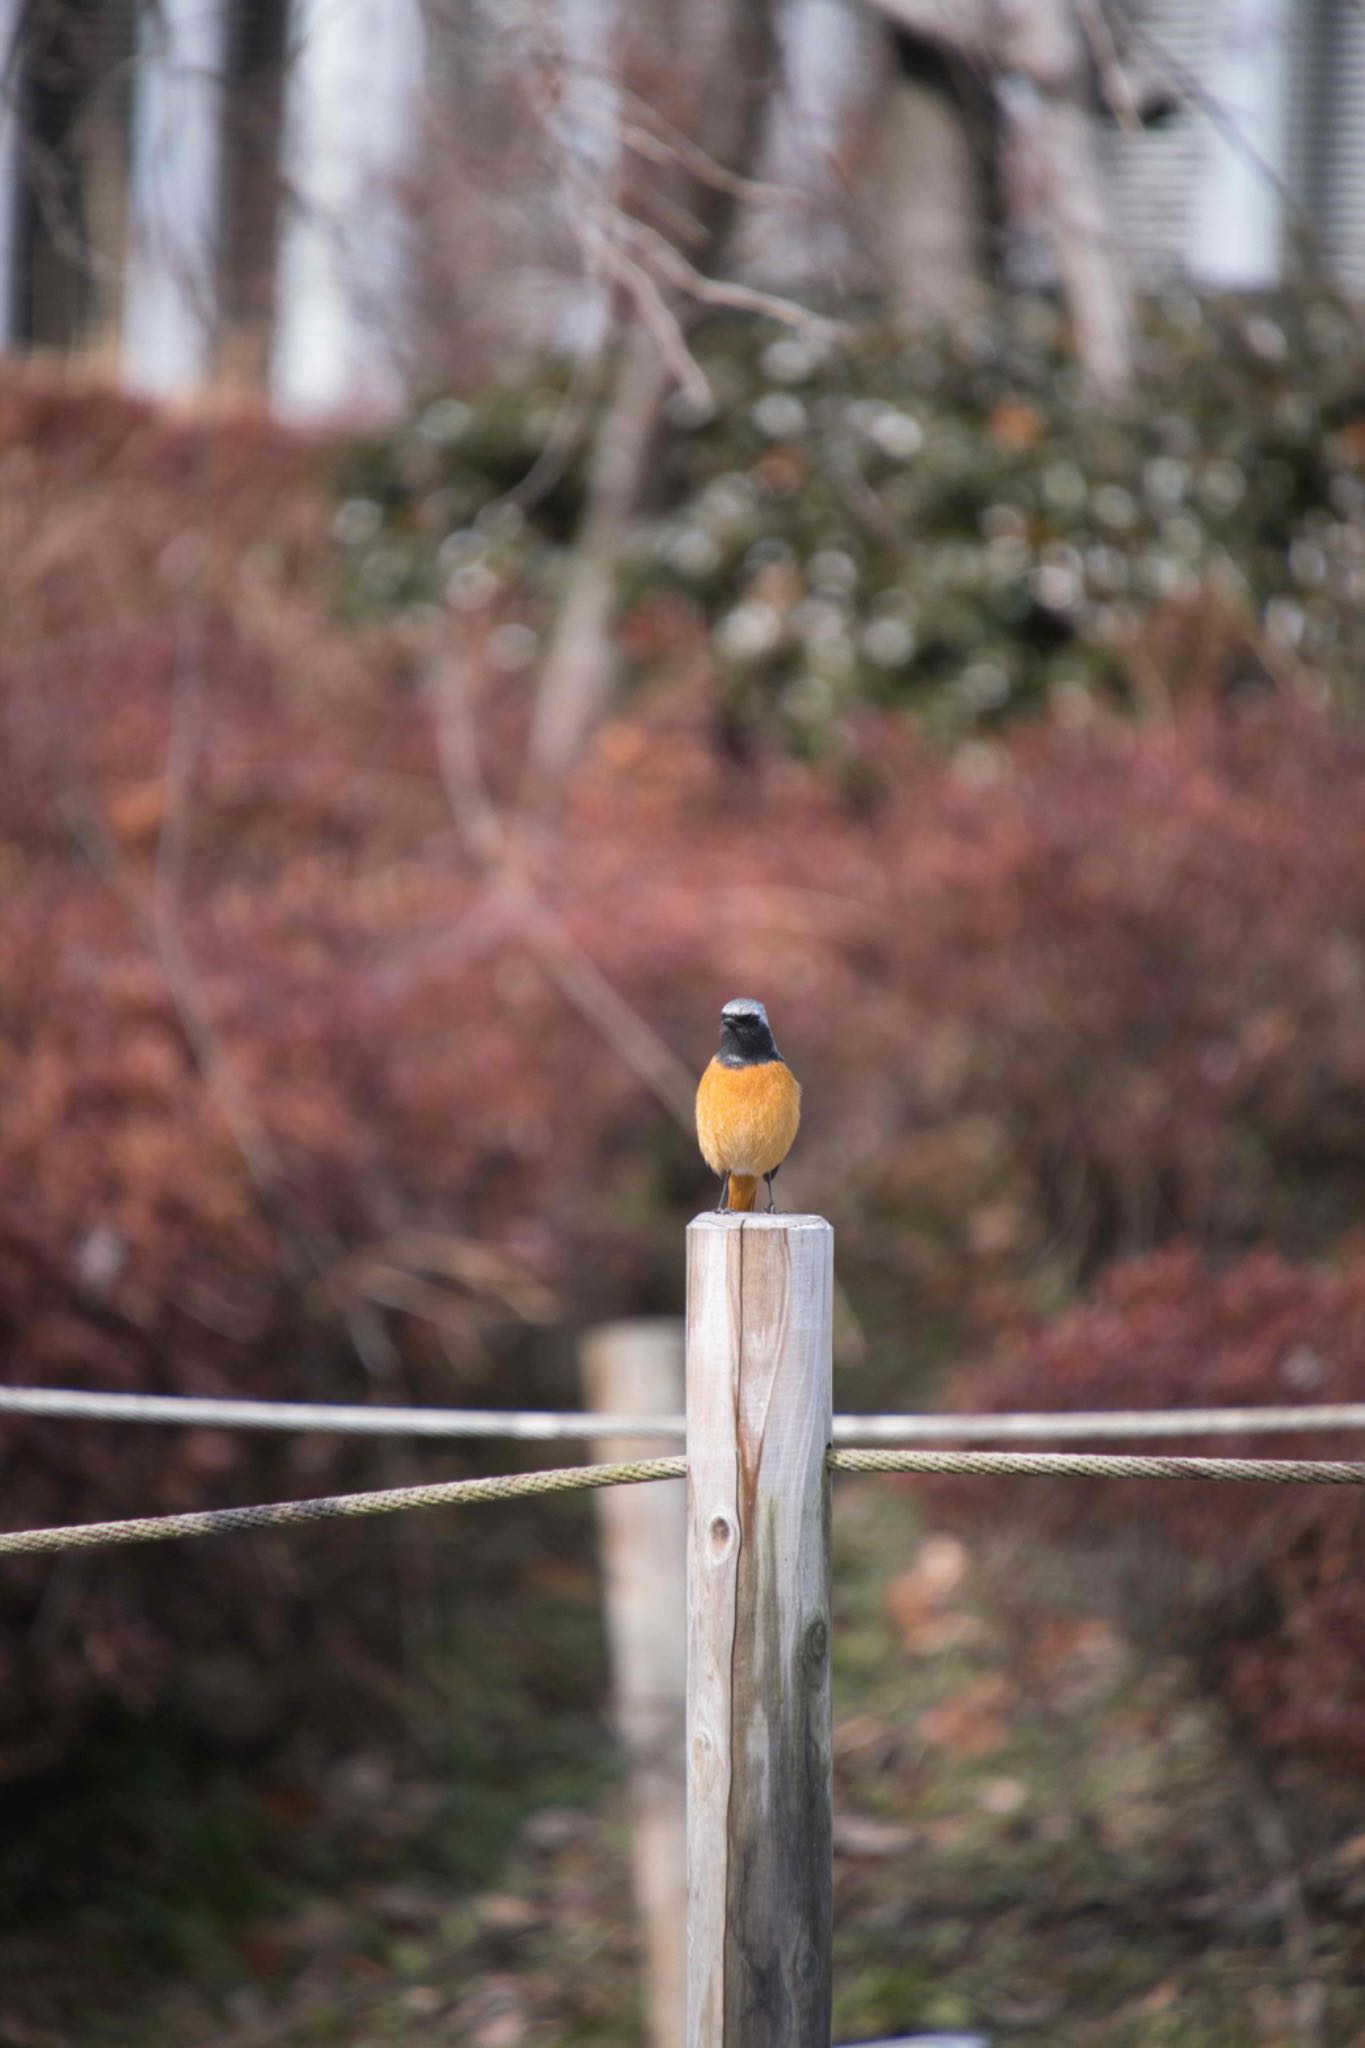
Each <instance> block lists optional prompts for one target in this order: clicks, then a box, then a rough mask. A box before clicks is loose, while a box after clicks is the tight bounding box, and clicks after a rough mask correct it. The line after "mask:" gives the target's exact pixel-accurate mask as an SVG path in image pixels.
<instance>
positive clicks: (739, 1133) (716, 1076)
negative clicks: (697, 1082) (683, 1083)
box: [697, 1060, 801, 1174]
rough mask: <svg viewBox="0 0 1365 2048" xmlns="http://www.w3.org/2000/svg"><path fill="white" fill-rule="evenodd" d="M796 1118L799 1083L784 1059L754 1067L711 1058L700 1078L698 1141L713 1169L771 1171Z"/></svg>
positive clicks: (788, 1145) (784, 1150)
mask: <svg viewBox="0 0 1365 2048" xmlns="http://www.w3.org/2000/svg"><path fill="white" fill-rule="evenodd" d="M800 1121H801V1088H800V1084H799V1083H798V1081H797V1079H796V1076H795V1075H794V1074H793V1073H792V1070H791V1068H790V1067H789V1066H788V1065H787V1064H786V1062H785V1061H784V1060H765V1061H764V1063H763V1064H762V1066H758V1067H723V1066H722V1065H721V1063H720V1061H719V1060H712V1062H711V1064H710V1066H709V1067H708V1068H707V1069H706V1072H705V1073H704V1074H703V1075H702V1077H701V1086H700V1087H699V1088H698V1090H697V1142H698V1143H699V1144H700V1146H701V1153H702V1158H703V1159H704V1160H705V1161H706V1163H707V1165H708V1166H709V1167H710V1169H711V1171H712V1173H739V1174H762V1173H771V1172H772V1170H773V1168H774V1167H775V1166H780V1165H781V1164H782V1161H783V1160H784V1159H785V1158H786V1156H787V1154H788V1153H789V1152H790V1151H791V1148H792V1140H793V1139H794V1138H795V1136H796V1127H797V1125H798V1124H799V1123H800Z"/></svg>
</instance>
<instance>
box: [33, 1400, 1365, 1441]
mask: <svg viewBox="0 0 1365 2048" xmlns="http://www.w3.org/2000/svg"><path fill="white" fill-rule="evenodd" d="M5 1414H12V1415H36V1416H46V1417H75V1418H83V1419H86V1420H90V1421H104V1422H133V1423H157V1424H161V1425H171V1426H177V1427H181V1428H185V1427H194V1426H198V1427H202V1428H221V1429H273V1430H329V1431H336V1432H338V1433H341V1434H343V1435H352V1436H412V1437H470V1438H482V1437H505V1438H513V1439H517V1440H521V1441H527V1442H553V1441H556V1440H559V1439H564V1440H570V1441H575V1442H582V1441H586V1440H587V1439H589V1438H591V1437H606V1436H615V1437H637V1438H642V1439H643V1438H655V1439H660V1440H663V1441H667V1442H674V1441H676V1442H681V1440H682V1437H683V1434H684V1422H683V1418H682V1416H681V1415H608V1414H597V1413H595V1412H591V1411H586V1410H580V1411H576V1412H573V1413H562V1412H559V1411H556V1410H552V1409H535V1408H531V1409H506V1408H394V1407H388V1408H386V1407H379V1406H373V1407H371V1406H369V1405H367V1404H364V1403H355V1404H352V1405H345V1404H341V1405H338V1404H333V1403H326V1402H313V1401H248V1400H242V1399H237V1398H229V1399H218V1398H208V1397H198V1396H193V1395H183V1394H101V1393H87V1392H84V1391H83V1390H79V1389H77V1388H74V1387H0V1416H3V1415H5ZM1333 1429H1365V1401H1348V1402H1338V1403H1333V1404H1328V1403H1320V1404H1313V1405H1309V1406H1306V1407H1279V1408H1158V1409H1117V1410H1112V1411H1104V1410H1070V1411H1067V1412H1065V1413H1056V1414H1050V1413H1047V1412H1039V1413H1033V1414H1006V1415H946V1414H935V1415H836V1416H835V1418H834V1441H835V1442H836V1443H837V1444H897V1443H905V1444H911V1443H937V1442H942V1441H943V1440H944V1439H945V1438H948V1439H957V1440H960V1441H962V1442H966V1443H980V1442H994V1441H1000V1440H1003V1441H1007V1442H1011V1441H1012V1442H1020V1441H1026V1440H1029V1439H1033V1438H1052V1439H1053V1440H1054V1441H1059V1442H1075V1441H1077V1440H1078V1439H1085V1440H1090V1439H1094V1438H1103V1437H1110V1438H1114V1439H1116V1440H1122V1439H1129V1438H1137V1437H1149V1436H1243V1435H1261V1434H1272V1433H1273V1434H1276V1435H1285V1434H1289V1433H1291V1432H1298V1431H1316V1430H1333Z"/></svg>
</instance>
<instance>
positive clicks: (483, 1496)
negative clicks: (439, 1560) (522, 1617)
mask: <svg viewBox="0 0 1365 2048" xmlns="http://www.w3.org/2000/svg"><path fill="white" fill-rule="evenodd" d="M686 1473H687V1460H686V1459H685V1458H645V1459H641V1460H638V1461H636V1462H635V1463H631V1464H620V1465H568V1466H564V1467H562V1468H561V1469H559V1470H557V1471H549V1472H515V1473H511V1474H509V1475H508V1476H506V1477H502V1478H496V1479H449V1480H445V1481H443V1482H441V1483H438V1484H437V1485H434V1486H395V1487H388V1488H386V1489H385V1490H383V1491H382V1492H379V1493H338V1494H330V1495H324V1496H323V1497H322V1498H320V1499H317V1500H281V1501H267V1502H264V1503H262V1504H261V1505H259V1506H256V1507H246V1508H207V1509H205V1510H203V1511H202V1512H200V1513H197V1514H188V1515H152V1516H143V1517H139V1518H138V1519H136V1520H133V1521H128V1522H80V1523H77V1524H76V1525H75V1526H74V1527H70V1528H65V1529H9V1530H0V1557H33V1556H37V1555H40V1554H42V1553H45V1552H47V1553H50V1552H53V1551H62V1550H116V1549H121V1548H122V1547H123V1546H124V1545H125V1544H130V1543H165V1542H169V1541H170V1540H171V1538H173V1537H176V1536H226V1535H229V1534H231V1533H232V1531H234V1530H237V1529H277V1528H287V1527H289V1526H290V1525H291V1524H294V1523H299V1522H331V1521H338V1520H344V1519H346V1518H348V1517H352V1516H362V1515H393V1514H398V1513H400V1512H401V1511H402V1510H403V1509H406V1508H453V1507H474V1506H476V1505H477V1504H478V1503H479V1502H480V1501H491V1500H516V1499H518V1498H519V1497H521V1496H524V1495H527V1494H542V1493H577V1492H579V1491H583V1490H589V1489H596V1488H599V1487H603V1486H632V1485H635V1484H636V1483H638V1482H640V1481H643V1480H651V1479H682V1478H684V1477H685V1476H686Z"/></svg>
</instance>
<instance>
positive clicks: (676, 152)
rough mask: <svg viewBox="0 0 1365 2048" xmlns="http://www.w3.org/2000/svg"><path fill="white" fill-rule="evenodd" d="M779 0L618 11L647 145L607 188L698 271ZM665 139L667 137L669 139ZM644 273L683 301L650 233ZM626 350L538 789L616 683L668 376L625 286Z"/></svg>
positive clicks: (533, 753) (548, 701)
mask: <svg viewBox="0 0 1365 2048" xmlns="http://www.w3.org/2000/svg"><path fill="white" fill-rule="evenodd" d="M773 17H774V0H704V4H703V0H691V4H690V5H688V6H682V5H680V4H679V0H655V4H654V5H652V6H646V5H643V4H639V0H636V4H631V5H630V6H629V7H628V9H627V10H626V11H625V12H624V13H623V16H622V23H621V27H622V38H621V39H622V55H621V60H620V66H619V70H618V72H617V77H618V78H619V80H620V84H621V86H622V88H623V102H622V126H623V129H629V128H630V127H634V128H635V129H637V130H641V129H643V130H645V131H648V132H649V134H650V137H651V148H650V151H649V152H648V153H647V154H646V153H641V152H638V151H632V149H631V148H630V147H629V146H628V145H627V146H625V147H623V149H622V152H621V169H620V176H619V182H618V188H617V190H616V192H615V193H614V194H613V195H612V203H613V204H614V205H615V207H616V209H617V211H618V213H619V215H620V217H621V219H622V220H623V221H624V222H630V221H636V222H639V223H641V224H642V226H643V227H644V229H645V230H646V231H647V233H649V234H653V235H656V236H661V237H664V238H666V239H667V240H668V241H670V242H673V243H675V245H676V244H677V238H678V231H679V222H680V216H685V217H686V219H687V223H688V225H687V229H686V239H685V240H684V241H683V242H682V244H681V247H680V251H679V253H681V254H682V255H684V256H685V257H686V259H687V261H688V262H689V263H690V264H692V265H693V266H694V268H696V269H698V270H705V269H706V267H707V265H708V264H709V263H711V262H713V261H714V260H715V257H716V254H717V252H718V251H719V250H720V249H721V247H722V246H723V244H724V242H725V240H726V237H727V235H728V233H729V230H730V227H731V224H732V222H733V220H734V216H735V212H736V210H737V190H736V180H737V179H740V178H742V177H743V175H744V174H745V173H747V172H748V171H749V169H750V168H751V166H752V164H753V162H754V160H755V158H756V156H757V152H758V145H759V141H760V138H761V134H762V127H763V116H764V111H765V108H766V105H767V103H768V99H769V97H770V93H769V85H770V80H769V77H768V71H769V67H770V66H771V65H772V64H773V63H774V61H775V48H776V45H775V38H774V33H773ZM670 138H672V140H670ZM624 247H625V249H626V253H627V255H628V258H629V261H630V262H631V263H634V264H637V265H638V266H639V268H640V269H642V270H644V271H646V272H648V273H649V275H650V277H651V279H652V281H653V283H654V284H655V286H656V287H657V302H658V303H660V304H661V305H662V306H663V307H664V308H665V309H666V317H667V316H671V315H677V316H678V317H679V318H680V319H684V318H685V312H686V307H685V299H684V297H683V296H682V295H681V294H680V293H679V291H678V290H677V289H676V288H675V287H673V286H671V285H670V284H668V283H667V282H665V281H664V280H663V279H662V278H660V277H658V276H657V275H655V274H654V273H653V272H651V271H650V264H649V256H648V251H647V244H646V246H645V247H644V248H641V246H640V245H638V244H635V243H630V242H627V243H626V244H625V245H624ZM619 298H620V302H621V303H622V304H626V305H630V306H631V311H630V313H629V315H628V316H627V318H628V324H627V327H626V332H625V338H624V341H623V344H622V352H621V361H620V366H619V369H618V371H617V375H616V382H615V386H614V388H613V391H612V396H611V399H610V401H609V403H608V406H607V410H606V414H605V416H604V418H603V421H602V424H601V427H600V428H599V430H598V441H597V446H596V448H595V450H594V454H593V460H592V462H591V465H590V468H589V475H588V490H587V503H586V505H585V507H584V511H583V517H582V524H581V526H580V529H579V534H578V539H577V543H576V548H575V560H574V563H573V565H572V568H571V571H570V576H569V583H568V588H567V592H566V595H565V598H564V602H563V605H562V607H561V610H560V614H559V618H558V620H557V621H556V624H555V629H554V632H553V634H552V636H551V640H550V645H549V648H548V650H547V652H546V657H545V662H544V665H543V667H542V670H541V677H540V685H539V691H538V697H537V703H536V710H535V717H534V720H533V723H532V732H531V745H530V754H529V760H528V783H529V787H530V789H531V791H532V794H533V795H534V794H535V793H536V792H537V791H539V792H543V791H544V790H545V789H546V788H547V787H548V786H549V785H550V784H551V783H552V782H553V780H554V779H555V778H556V777H558V776H560V775H562V774H563V773H564V771H565V770H566V769H567V768H568V767H569V765H570V763H571V762H572V761H573V760H574V758H575V756H576V755H577V753H578V752H579V750H580V749H581V747H582V746H583V744H584V742H585V740H586V739H587V737H588V735H589V733H590V732H591V731H592V729H593V726H594V725H595V724H596V723H597V721H598V720H599V719H600V718H601V716H602V715H603V713H604V712H605V711H606V709H607V707H608V706H609V705H610V703H611V701H612V699H613V697H614V696H615V694H616V689H617V685H618V682H619V675H620V663H619V658H618V655H617V652H616V649H615V646H614V642H613V634H612V624H613V618H612V615H613V610H614V604H615V592H616V569H617V563H618V561H619V558H620V553H621V547H622V544H623V542H624V540H625V536H626V533H627V530H628V528H629V526H630V522H631V520H632V519H633V518H634V517H635V515H636V513H637V511H638V509H639V506H640V501H641V498H642V496H643V493H644V489H645V486H646V482H647V479H648V476H649V472H650V468H651V463H652V457H653V455H654V452H655V448H656V443H657V437H658V434H659V431H660V424H661V415H662V409H663V403H664V400H665V398H666V397H667V395H668V392H669V388H670V385H671V382H672V372H671V371H670V370H669V368H668V366H667V364H666V363H665V361H664V358H663V354H662V352H661V349H660V345H659V342H658V341H657V339H656V337H655V334H654V332H653V331H652V328H651V325H650V324H649V323H648V322H647V320H646V319H645V318H644V317H643V316H642V314H641V312H640V310H639V307H638V306H637V305H635V304H634V302H633V301H632V299H631V295H630V293H629V291H628V290H624V289H623V290H622V291H621V292H620V294H619Z"/></svg>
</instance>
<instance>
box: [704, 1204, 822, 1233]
mask: <svg viewBox="0 0 1365 2048" xmlns="http://www.w3.org/2000/svg"><path fill="white" fill-rule="evenodd" d="M688 1229H689V1230H828V1229H830V1225H829V1224H828V1223H827V1222H826V1221H825V1219H824V1217H823V1216H792V1215H789V1214H788V1213H787V1212H786V1211H785V1210H783V1209H777V1210H774V1212H773V1214H772V1215H771V1216H769V1215H768V1214H767V1212H766V1211H765V1210H762V1209H703V1210H702V1212H701V1214H700V1216H694V1217H693V1218H692V1221H691V1223H690V1224H689V1225H688Z"/></svg>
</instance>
